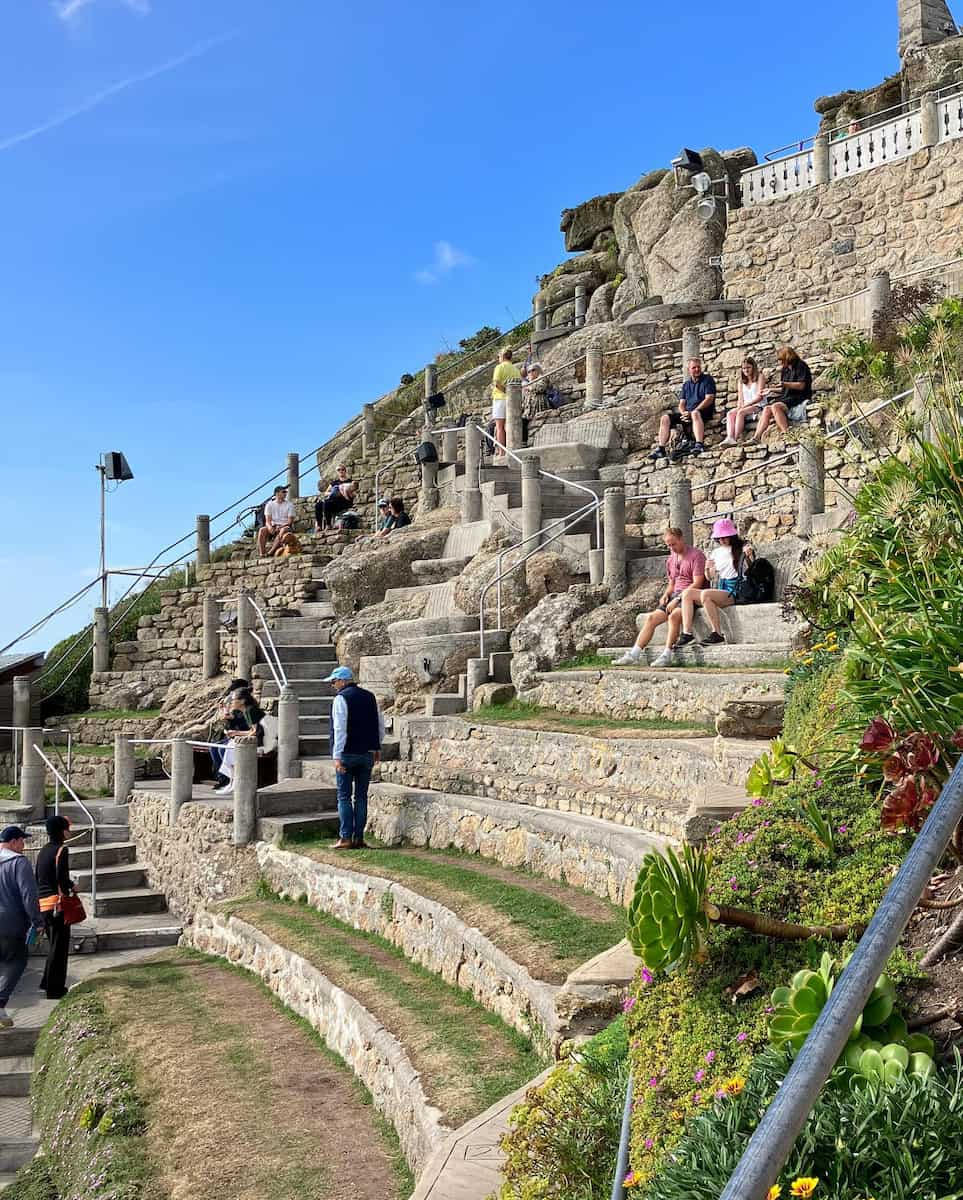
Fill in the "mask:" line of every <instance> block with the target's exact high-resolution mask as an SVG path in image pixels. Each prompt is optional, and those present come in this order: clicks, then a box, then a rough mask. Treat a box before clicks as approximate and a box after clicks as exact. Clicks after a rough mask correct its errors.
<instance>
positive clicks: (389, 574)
mask: <svg viewBox="0 0 963 1200" xmlns="http://www.w3.org/2000/svg"><path fill="white" fill-rule="evenodd" d="M456 520H457V517H456V515H455V514H454V513H453V512H451V511H450V510H449V509H437V510H436V511H435V512H433V513H428V514H426V515H425V516H424V517H423V518H420V519H419V522H418V524H417V525H416V526H414V525H413V526H411V527H410V528H408V529H405V530H403V531H402V532H401V533H397V534H394V535H392V536H391V537H389V538H385V539H384V541H383V542H382V541H381V540H380V539H378V540H377V541H376V540H374V539H373V540H372V541H370V542H365V543H364V544H363V545H359V546H358V551H359V552H357V553H354V554H351V555H347V554H345V555H342V556H341V557H340V558H338V559H337V560H335V561H334V562H333V563H331V564H330V565H329V567H328V569H327V571H326V573H325V583H326V584H327V587H328V591H329V592H330V593H331V603H332V604H333V605H334V609H335V612H336V613H337V614H338V616H340V617H344V616H349V615H351V614H353V613H357V612H359V611H360V610H361V609H363V608H369V607H370V606H371V605H374V604H378V603H380V601H381V600H382V599H383V597H384V594H385V592H386V591H387V590H388V588H393V587H407V586H413V585H414V584H416V583H418V580H417V579H415V578H414V576H413V575H412V573H411V564H412V562H414V561H415V560H416V559H419V558H439V557H440V556H441V552H442V550H443V549H444V546H445V541H446V539H447V537H448V530H449V529H450V528H451V526H452V525H453V524H454V522H455V521H456Z"/></svg>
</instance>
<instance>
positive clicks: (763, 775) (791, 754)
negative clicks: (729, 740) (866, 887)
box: [746, 738, 836, 854]
mask: <svg viewBox="0 0 963 1200" xmlns="http://www.w3.org/2000/svg"><path fill="white" fill-rule="evenodd" d="M800 764H804V765H805V766H807V767H808V768H809V769H810V771H812V772H813V773H815V770H816V768H815V767H814V766H813V764H812V763H811V762H809V761H808V760H807V759H806V758H804V757H803V755H801V754H800V753H799V751H798V750H794V749H792V748H791V747H790V746H787V745H786V743H785V742H784V741H783V740H782V738H774V739H773V740H772V741H771V742H770V743H769V749H768V750H767V751H766V752H765V753H764V754H761V755H760V756H759V758H757V759H756V761H755V762H754V763H753V764H752V766H751V767H750V769H749V775H748V777H747V778H746V792H747V794H748V795H750V796H755V797H757V798H759V799H762V800H771V799H772V797H773V796H774V795H775V793H776V789H777V788H780V787H787V786H788V785H789V784H790V783H792V781H793V779H795V777H796V770H797V768H798V767H799V765H800ZM799 817H800V819H801V820H802V821H804V822H805V823H806V824H807V825H808V826H809V828H810V829H811V830H812V832H813V834H814V836H815V837H816V839H817V840H818V841H819V842H821V843H822V844H823V845H824V846H825V847H826V849H827V850H829V851H830V853H833V854H834V853H835V851H836V839H835V836H834V834H833V827H832V824H831V823H830V821H829V820H828V819H827V817H826V816H825V814H824V813H823V810H822V808H821V807H820V804H819V802H818V800H817V799H816V797H815V796H814V795H812V794H811V793H810V794H808V795H806V796H804V797H802V798H801V799H800V801H799Z"/></svg>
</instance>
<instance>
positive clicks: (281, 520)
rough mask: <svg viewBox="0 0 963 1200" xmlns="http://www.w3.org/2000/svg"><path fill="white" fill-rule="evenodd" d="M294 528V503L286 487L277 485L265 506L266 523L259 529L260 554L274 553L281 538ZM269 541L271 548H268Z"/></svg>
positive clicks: (258, 550)
mask: <svg viewBox="0 0 963 1200" xmlns="http://www.w3.org/2000/svg"><path fill="white" fill-rule="evenodd" d="M293 528H294V505H293V504H292V503H291V501H290V500H289V499H288V489H287V488H286V487H276V488H275V489H274V495H273V497H272V498H271V499H270V500H269V501H268V502H267V504H265V506H264V525H263V527H262V528H261V529H259V530H258V534H257V552H258V554H273V553H274V551H275V550H277V548H278V546H279V545H280V544H281V538H282V537H283V536H284V534H286V533H290V532H291V530H292V529H293ZM268 542H270V543H271V548H270V549H268Z"/></svg>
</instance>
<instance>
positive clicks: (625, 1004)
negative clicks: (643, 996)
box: [622, 996, 635, 1013]
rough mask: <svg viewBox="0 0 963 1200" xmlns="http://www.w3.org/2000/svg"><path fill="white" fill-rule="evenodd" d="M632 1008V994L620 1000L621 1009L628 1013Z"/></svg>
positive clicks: (633, 1004)
mask: <svg viewBox="0 0 963 1200" xmlns="http://www.w3.org/2000/svg"><path fill="white" fill-rule="evenodd" d="M633 1008H635V997H634V996H626V997H625V999H624V1000H623V1001H622V1011H623V1012H624V1013H630V1012H631V1011H632V1009H633Z"/></svg>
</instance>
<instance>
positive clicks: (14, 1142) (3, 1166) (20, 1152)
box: [0, 1096, 40, 1173]
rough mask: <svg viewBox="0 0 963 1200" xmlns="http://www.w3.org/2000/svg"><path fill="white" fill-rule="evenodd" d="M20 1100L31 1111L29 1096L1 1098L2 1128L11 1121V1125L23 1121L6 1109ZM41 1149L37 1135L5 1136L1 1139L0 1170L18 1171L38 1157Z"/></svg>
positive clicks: (0, 1125)
mask: <svg viewBox="0 0 963 1200" xmlns="http://www.w3.org/2000/svg"><path fill="white" fill-rule="evenodd" d="M14 1101H19V1102H20V1103H22V1104H24V1105H26V1106H27V1112H28V1115H29V1112H30V1100H29V1097H26V1096H25V1097H23V1098H22V1099H21V1098H20V1097H16V1096H11V1097H8V1098H7V1100H0V1128H2V1127H3V1126H4V1125H5V1124H7V1123H9V1124H10V1126H11V1127H13V1126H15V1125H19V1124H21V1123H22V1122H20V1121H17V1120H16V1119H15V1117H14V1114H13V1113H12V1112H10V1111H8V1110H7V1109H6V1107H5V1106H6V1105H7V1104H8V1103H12V1102H14ZM39 1149H40V1141H39V1139H38V1138H35V1137H29V1136H28V1137H22V1138H21V1137H16V1136H11V1137H4V1138H3V1140H2V1141H0V1172H3V1173H7V1172H16V1171H19V1170H20V1168H21V1167H25V1166H26V1165H27V1163H28V1162H30V1160H31V1159H32V1158H34V1157H36V1154H37V1151H38V1150H39Z"/></svg>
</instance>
